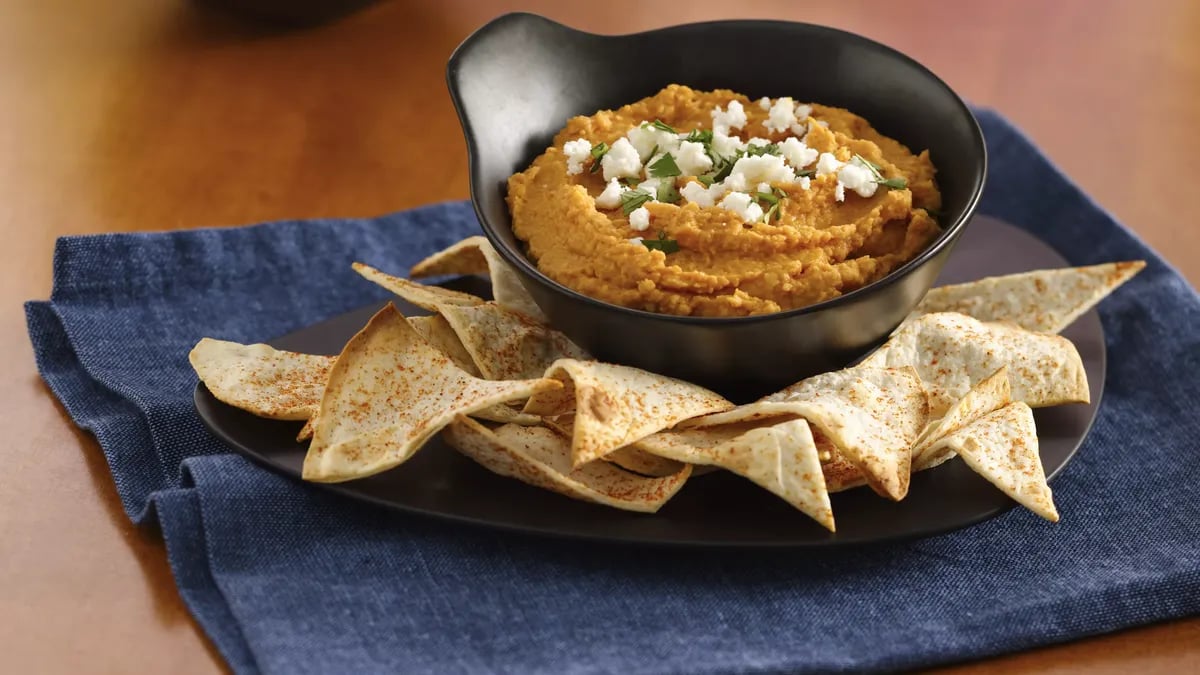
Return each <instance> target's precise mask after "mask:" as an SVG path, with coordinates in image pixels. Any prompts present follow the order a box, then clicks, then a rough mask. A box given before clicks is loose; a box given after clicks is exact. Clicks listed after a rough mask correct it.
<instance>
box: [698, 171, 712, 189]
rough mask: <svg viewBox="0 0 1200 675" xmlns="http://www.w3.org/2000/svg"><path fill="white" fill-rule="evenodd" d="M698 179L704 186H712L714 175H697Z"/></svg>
mask: <svg viewBox="0 0 1200 675" xmlns="http://www.w3.org/2000/svg"><path fill="white" fill-rule="evenodd" d="M696 180H698V181H700V184H701V185H703V186H704V187H712V184H713V177H712V176H710V175H708V174H704V175H701V176H696Z"/></svg>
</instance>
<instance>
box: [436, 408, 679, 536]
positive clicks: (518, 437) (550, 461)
mask: <svg viewBox="0 0 1200 675" xmlns="http://www.w3.org/2000/svg"><path fill="white" fill-rule="evenodd" d="M443 438H445V440H446V442H447V443H448V444H449V445H450V446H451V447H453V448H455V449H457V450H458V451H459V452H461V453H462V454H464V455H466V456H467V457H470V458H471V459H473V460H475V461H476V462H478V463H479V464H480V465H482V466H483V467H484V468H485V469H487V470H489V471H491V472H493V473H498V474H500V475H501V476H509V477H511V478H516V479H517V480H519V481H522V482H524V483H528V484H530V485H533V486H536V487H540V488H544V489H547V490H551V491H554V492H557V493H559V494H562V495H566V496H568V497H572V498H574V499H580V500H583V501H587V502H594V503H596V504H603V505H605V506H612V507H615V508H618V509H624V510H626V511H640V512H642V513H654V512H655V511H658V510H659V509H660V508H661V507H662V505H663V504H666V503H667V500H669V499H670V498H671V497H673V496H675V493H676V492H678V491H679V488H681V487H683V484H684V483H685V482H687V479H688V476H689V475H691V472H692V468H691V467H690V466H688V465H686V464H684V465H679V470H678V471H676V472H675V473H673V474H670V475H667V476H662V477H658V478H647V477H645V476H637V475H634V474H632V473H629V472H627V471H623V470H621V469H619V468H617V467H615V466H613V465H611V464H609V463H607V462H593V463H591V464H585V465H584V466H580V467H574V468H573V467H572V466H571V441H570V439H569V438H567V437H565V436H562V435H560V434H558V433H556V432H555V431H553V430H552V429H549V428H546V427H540V426H538V427H522V426H516V425H512V424H506V425H504V426H502V427H499V428H497V429H488V428H487V427H485V426H484V425H482V424H480V423H479V422H476V421H475V420H472V419H471V418H469V417H465V416H463V415H459V416H458V417H456V418H455V419H454V421H453V422H452V423H451V424H450V426H448V427H446V430H445V431H444V432H443Z"/></svg>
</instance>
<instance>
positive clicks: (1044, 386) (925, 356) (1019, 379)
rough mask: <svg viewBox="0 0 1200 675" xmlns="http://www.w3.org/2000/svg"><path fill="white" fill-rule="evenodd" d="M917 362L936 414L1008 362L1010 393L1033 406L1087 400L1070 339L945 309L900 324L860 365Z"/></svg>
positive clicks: (1083, 376)
mask: <svg viewBox="0 0 1200 675" xmlns="http://www.w3.org/2000/svg"><path fill="white" fill-rule="evenodd" d="M904 366H912V367H913V368H916V370H917V374H918V375H919V376H920V378H921V381H922V382H924V383H925V387H926V389H928V391H929V397H930V406H931V412H932V413H933V415H934V416H935V417H940V416H941V415H943V414H944V413H945V412H946V411H947V410H949V409H950V406H952V405H954V403H955V402H957V401H958V400H959V399H961V398H962V397H963V396H966V394H967V392H968V391H970V390H971V387H973V386H974V385H976V384H978V383H979V382H980V381H982V380H983V379H984V378H985V377H988V376H989V375H991V374H992V373H994V372H996V371H997V370H998V369H999V368H1000V367H1001V366H1008V378H1009V381H1010V383H1011V385H1012V398H1013V400H1015V401H1024V402H1026V403H1028V404H1029V405H1030V406H1032V407H1034V408H1038V407H1042V406H1052V405H1060V404H1063V403H1087V402H1088V401H1089V400H1091V396H1090V393H1089V391H1088V383H1087V373H1085V372H1084V370H1083V361H1082V360H1080V358H1079V352H1077V351H1076V350H1075V345H1074V344H1072V343H1071V341H1070V340H1067V339H1066V338H1063V337H1060V336H1057V335H1048V334H1045V333H1035V332H1032V331H1028V330H1025V329H1023V328H1018V327H1017V326H1012V325H1009V324H1001V323H984V322H982V321H979V320H977V319H972V318H971V317H969V316H965V315H962V314H955V313H950V312H945V313H939V314H926V315H925V316H922V317H920V318H918V319H917V320H915V321H913V322H912V323H908V324H905V325H904V326H902V327H901V328H900V330H898V331H896V333H895V334H894V335H892V337H891V338H890V339H889V340H888V341H887V343H886V344H884V345H883V346H882V347H880V348H879V349H878V350H876V351H875V353H873V354H871V355H870V356H868V357H867V358H866V359H865V360H864V361H863V362H862V363H861V364H860V365H859V366H858V367H860V368H883V367H892V368H899V367H904Z"/></svg>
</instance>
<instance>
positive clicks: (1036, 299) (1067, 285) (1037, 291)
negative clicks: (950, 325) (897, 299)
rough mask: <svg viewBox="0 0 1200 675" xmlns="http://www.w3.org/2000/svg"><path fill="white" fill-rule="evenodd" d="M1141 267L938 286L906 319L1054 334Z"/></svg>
mask: <svg viewBox="0 0 1200 675" xmlns="http://www.w3.org/2000/svg"><path fill="white" fill-rule="evenodd" d="M1145 266H1146V263H1145V262H1144V261H1141V260H1135V261H1130V262H1116V263H1108V264H1105V265H1092V266H1090V267H1068V268H1065V269H1056V270H1038V271H1036V272H1025V273H1023V274H1009V275H1007V276H1002V277H987V278H985V279H980V280H978V281H971V282H968V283H965V284H956V285H954V286H940V287H938V288H935V289H933V290H931V291H929V293H927V294H926V295H925V298H924V299H923V300H921V303H920V304H919V305H917V308H916V309H915V310H913V312H912V314H910V315H909V317H908V319H906V321H912V320H914V319H916V318H918V317H920V316H922V315H925V314H933V313H935V312H958V313H959V314H966V315H967V316H970V317H973V318H976V319H979V320H980V321H998V322H1008V323H1013V324H1016V325H1018V326H1020V327H1021V328H1024V329H1026V330H1032V331H1038V332H1042V333H1059V332H1062V330H1063V329H1064V328H1066V327H1067V326H1069V325H1070V324H1071V322H1073V321H1074V320H1075V319H1078V318H1079V317H1080V316H1081V315H1082V314H1083V313H1084V312H1086V311H1088V310H1089V309H1091V308H1092V307H1094V306H1095V305H1096V303H1098V302H1100V301H1101V300H1103V299H1104V298H1106V297H1108V295H1109V294H1110V293H1112V292H1113V291H1114V290H1116V288H1117V287H1118V286H1120V285H1121V284H1123V283H1125V282H1126V281H1129V280H1130V279H1132V278H1133V276H1134V275H1135V274H1137V273H1138V272H1140V271H1142V268H1144V267H1145Z"/></svg>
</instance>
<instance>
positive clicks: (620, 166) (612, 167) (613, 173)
mask: <svg viewBox="0 0 1200 675" xmlns="http://www.w3.org/2000/svg"><path fill="white" fill-rule="evenodd" d="M600 167H601V168H602V169H604V180H612V179H614V178H622V177H624V178H637V177H638V176H639V175H641V173H642V160H641V157H640V156H639V155H638V151H637V149H636V148H634V147H633V144H632V143H630V142H629V141H628V140H627V139H624V138H618V139H617V141H616V142H615V143H613V144H612V147H611V148H609V149H608V152H607V153H605V155H604V159H602V160H600Z"/></svg>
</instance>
